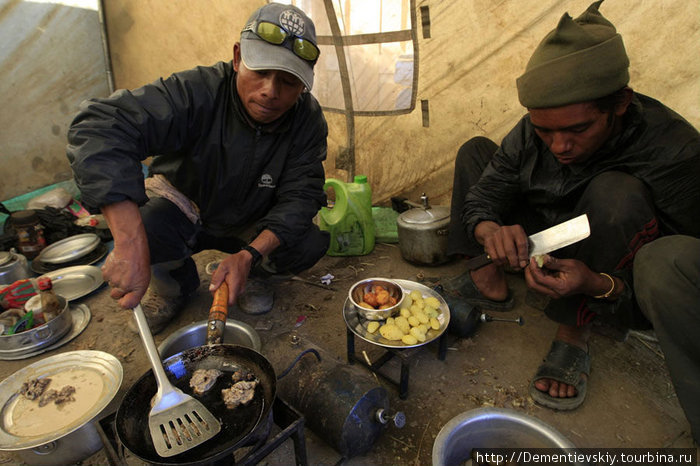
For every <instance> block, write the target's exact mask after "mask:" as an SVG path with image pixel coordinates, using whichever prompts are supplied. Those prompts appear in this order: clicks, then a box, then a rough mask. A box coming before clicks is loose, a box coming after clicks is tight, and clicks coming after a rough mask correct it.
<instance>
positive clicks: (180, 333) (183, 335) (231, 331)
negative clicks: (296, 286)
mask: <svg viewBox="0 0 700 466" xmlns="http://www.w3.org/2000/svg"><path fill="white" fill-rule="evenodd" d="M207 324H208V321H206V320H202V321H199V322H195V323H193V324H190V325H187V326H186V327H183V328H181V329H178V330H176V331H174V332H173V333H171V334H170V335H168V337H167V338H166V339H165V340H163V343H161V344H160V346H158V352H159V353H160V357H161V358H162V359H167V358H169V357H170V356H173V355H175V354H178V353H181V352H183V351H185V350H187V349H190V348H194V347H195V346H202V345H205V344H206V341H207ZM222 339H223V342H224V343H226V344H234V345H241V346H247V347H248V348H250V349H253V350H255V351H258V352H259V351H260V347H261V346H262V345H261V343H260V336H258V332H256V331H255V329H254V328H253V327H251V326H250V325H248V324H246V323H245V322H240V321H237V320H233V319H227V320H226V328H225V329H224V335H223V337H222Z"/></svg>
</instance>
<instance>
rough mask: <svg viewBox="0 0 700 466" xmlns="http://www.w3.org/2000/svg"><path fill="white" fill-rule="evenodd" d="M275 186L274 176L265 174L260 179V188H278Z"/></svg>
mask: <svg viewBox="0 0 700 466" xmlns="http://www.w3.org/2000/svg"><path fill="white" fill-rule="evenodd" d="M276 187H277V186H275V184H274V180H273V179H272V175H270V174H268V173H265V174H264V175H263V176H261V177H260V181H259V182H258V188H276Z"/></svg>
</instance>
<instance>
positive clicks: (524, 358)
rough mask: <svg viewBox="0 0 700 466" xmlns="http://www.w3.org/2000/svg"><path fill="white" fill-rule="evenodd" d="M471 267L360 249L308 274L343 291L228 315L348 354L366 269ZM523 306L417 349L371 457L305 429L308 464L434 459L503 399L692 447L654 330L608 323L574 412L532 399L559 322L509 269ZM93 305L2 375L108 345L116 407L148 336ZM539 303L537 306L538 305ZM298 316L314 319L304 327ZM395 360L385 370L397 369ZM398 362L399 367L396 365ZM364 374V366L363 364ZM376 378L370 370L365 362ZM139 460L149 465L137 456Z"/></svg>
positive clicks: (593, 439)
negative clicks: (350, 324)
mask: <svg viewBox="0 0 700 466" xmlns="http://www.w3.org/2000/svg"><path fill="white" fill-rule="evenodd" d="M220 257H222V255H221V253H218V252H216V251H204V252H202V253H200V254H198V255H197V256H195V259H196V261H197V264H198V268H199V271H200V277H201V282H202V283H201V286H200V288H199V291H198V293H197V295H196V296H194V297H193V298H192V299H191V300H190V301H189V303H188V306H187V308H186V310H185V312H184V313H183V314H182V315H181V316H180V317H179V318H178V319H177V320H176V321H174V322H172V323H171V324H170V326H169V327H168V328H167V329H166V330H165V331H164V332H162V333H161V334H160V335H157V336H156V338H155V339H156V344H159V343H160V342H161V341H162V340H163V339H165V338H166V337H167V335H168V334H170V333H171V332H173V331H175V330H177V329H179V328H181V327H183V326H185V325H188V324H189V323H191V322H195V321H200V320H203V319H206V314H207V310H208V308H209V306H210V304H211V295H210V294H209V292H208V291H207V287H208V284H209V281H208V280H209V278H208V275H207V274H206V273H205V271H204V270H205V266H206V264H207V263H209V262H211V261H213V260H216V259H218V258H220ZM459 272H461V269H460V263H459V262H452V263H449V264H446V265H442V266H437V267H418V266H415V265H412V264H409V263H408V262H406V261H405V260H403V258H402V257H401V254H400V250H399V248H398V245H396V244H377V246H376V248H375V250H374V251H373V252H372V253H371V254H370V255H367V256H362V257H329V256H326V257H324V258H323V259H322V260H321V261H320V262H319V263H318V264H317V265H316V266H315V267H313V268H312V269H311V270H308V271H306V272H305V273H303V274H301V276H302V278H304V279H306V280H309V281H313V282H317V283H318V282H319V279H320V277H321V276H323V275H325V274H327V273H331V274H333V275H334V276H335V278H334V280H333V282H332V284H331V286H332V287H333V288H334V290H326V289H321V288H319V287H317V286H312V285H309V284H307V283H304V282H302V281H287V282H284V283H281V284H278V285H276V297H275V306H274V309H273V310H272V311H271V312H270V313H268V314H263V315H259V316H253V315H247V314H243V313H241V312H240V311H239V310H237V309H235V308H233V309H231V310H230V318H231V319H237V320H240V321H242V322H245V323H247V324H249V325H251V326H252V327H254V328H256V329H257V332H258V334H259V336H260V339H261V341H262V350H261V352H262V354H263V355H265V341H269V340H270V339H271V338H273V337H275V336H276V335H278V334H280V333H283V332H289V331H291V330H295V331H296V332H297V333H298V334H299V336H301V337H303V338H305V339H308V340H309V341H311V342H313V343H314V344H316V345H317V346H319V347H321V348H323V349H325V350H327V351H328V352H330V353H331V354H333V355H335V356H336V357H337V359H338V360H339V364H343V363H344V362H343V361H345V355H346V348H347V344H346V343H347V338H346V333H347V332H346V325H345V322H344V320H343V317H342V308H343V304H344V302H345V299H346V297H347V291H348V289H349V287H350V286H351V285H352V284H353V283H355V282H356V281H358V280H360V279H363V278H367V277H390V278H400V279H405V280H414V281H416V280H418V279H420V278H422V277H428V278H430V277H445V276H451V275H455V274H457V273H459ZM508 279H509V284H510V286H511V288H512V289H513V291H514V293H515V299H516V307H515V309H514V310H512V311H509V312H507V313H493V312H489V313H490V314H491V315H493V316H494V317H507V318H513V319H514V318H516V317H518V316H522V318H523V319H524V325H523V326H518V325H516V324H513V323H506V322H488V323H482V324H481V325H480V326H479V327H478V329H477V331H476V333H475V334H474V335H473V336H472V337H471V338H457V337H455V336H454V335H451V334H450V335H449V336H448V340H447V341H448V349H447V355H446V358H445V360H442V361H441V360H439V359H438V358H437V344H436V343H437V342H433V343H431V344H429V345H427V346H425V347H423V348H421V350H420V351H417V352H416V354H415V355H414V357H412V358H411V359H410V377H409V390H408V396H407V397H406V399H405V400H402V399H400V398H399V396H398V391H397V388H396V386H395V385H392V384H389V383H386V382H384V381H383V379H381V378H379V379H377V380H376V383H377V385H381V386H384V387H385V388H386V390H387V393H388V396H389V399H390V404H391V408H392V409H393V410H399V411H402V412H403V413H405V415H406V425H405V427H403V428H401V429H399V428H397V427H395V426H393V425H390V426H389V427H387V428H386V430H384V431H383V432H382V433H381V435H379V436H378V437H377V438H376V440H375V442H374V445H373V446H372V448H371V450H370V451H369V452H368V453H366V454H365V455H363V456H359V457H357V456H356V457H354V458H349V459H347V458H346V459H343V458H342V457H341V455H340V454H339V453H338V452H336V451H334V450H333V449H332V448H331V447H330V446H329V445H327V444H326V443H324V442H323V440H321V437H320V436H319V435H317V433H314V432H312V431H310V430H309V429H308V428H307V429H306V435H305V437H306V447H307V453H308V460H309V464H313V465H321V464H336V463H338V462H344V464H350V465H390V464H392V465H393V464H412V465H428V464H431V458H432V456H431V455H432V449H433V443H434V440H435V437H436V436H437V435H438V433H439V432H440V429H441V428H442V426H443V425H445V424H446V423H447V422H448V421H449V420H450V419H452V418H453V417H455V416H457V415H459V414H460V413H464V412H466V411H469V410H472V409H475V408H480V407H484V406H496V407H503V408H508V409H513V410H516V411H518V412H521V413H526V414H528V415H530V416H533V417H535V418H537V419H540V420H541V421H544V422H545V423H547V424H549V425H551V426H552V427H554V428H555V429H556V430H558V431H559V432H560V433H561V434H562V435H564V436H565V437H567V438H568V439H569V440H570V441H571V442H572V443H574V444H575V445H576V446H578V447H591V448H593V447H595V448H603V447H604V448H615V447H643V448H660V447H678V448H690V447H693V442H692V439H691V437H690V435H689V425H688V422H687V420H686V419H685V416H684V414H683V411H682V410H681V408H680V406H679V404H678V401H677V398H676V396H675V393H674V390H673V386H672V385H671V383H670V379H669V377H668V373H667V371H666V368H665V365H664V359H663V355H662V354H661V352H660V350H659V348H658V346H657V345H656V344H655V342H654V341H650V340H649V339H648V337H649V336H653V333H644V334H639V333H634V334H631V335H630V334H628V335H626V337H625V336H624V335H621V334H614V333H611V332H608V331H604V330H605V329H604V328H600V329H599V331H598V332H596V333H595V334H594V335H593V337H592V339H591V343H590V352H591V354H592V372H591V376H590V380H589V387H588V395H587V398H586V401H585V403H584V404H583V405H582V406H581V407H580V408H579V409H577V410H575V411H571V412H555V411H552V410H550V409H547V408H542V407H539V406H537V405H535V404H534V403H533V402H532V400H531V399H530V398H529V396H528V390H527V389H528V384H529V382H530V379H531V377H532V376H533V374H534V372H535V370H536V368H537V366H538V365H539V363H540V362H541V360H542V358H543V357H544V355H545V353H546V351H547V350H548V348H549V345H550V342H551V338H552V336H553V335H554V332H555V328H556V325H555V324H554V323H553V322H551V321H549V320H548V319H547V318H546V317H545V316H544V315H543V314H542V312H541V311H540V310H538V309H537V306H536V302H535V301H534V300H532V299H529V298H528V295H527V290H526V288H525V284H524V280H523V278H522V276H521V275H516V274H513V275H509V276H508ZM78 303H82V304H85V305H87V306H88V307H89V308H90V311H91V313H92V319H91V321H90V324H89V325H88V327H87V328H86V329H85V330H84V331H83V332H82V333H81V334H80V335H79V336H77V337H76V338H75V339H74V340H72V341H71V342H69V343H67V344H66V345H64V346H62V347H60V348H58V349H55V350H53V351H50V352H47V353H44V354H42V355H39V356H36V357H33V358H28V359H24V360H19V361H3V362H2V363H0V379H4V378H5V377H7V376H9V375H10V374H12V373H14V372H15V371H17V370H19V369H21V368H22V367H24V366H26V365H28V364H31V363H33V362H36V361H38V360H40V359H41V358H42V357H46V356H50V355H54V354H59V353H61V352H67V351H74V350H87V349H89V350H100V351H105V352H108V353H111V354H113V355H115V356H116V357H117V358H118V359H119V360H120V361H121V363H122V365H123V369H124V380H123V383H122V385H121V388H120V390H119V393H118V394H117V396H116V397H115V399H114V401H113V402H112V403H111V404H110V406H109V407H108V408H107V410H106V411H105V414H107V413H109V411H114V410H116V408H117V407H118V406H119V402H120V400H121V398H122V397H123V396H124V394H125V393H126V391H127V390H128V389H129V388H130V387H131V386H132V385H133V383H134V382H135V381H136V380H137V379H138V378H139V377H140V376H141V375H142V374H144V373H145V372H146V371H147V370H148V369H149V365H148V360H147V358H146V355H145V352H144V350H143V347H142V345H141V343H140V339H139V337H138V336H137V335H136V334H134V333H132V332H131V331H130V330H128V328H127V327H126V322H127V319H129V318H130V317H131V313H130V312H127V311H123V310H120V309H119V308H118V306H117V305H116V303H115V302H113V301H112V300H111V299H110V298H109V296H108V291H107V287H106V286H103V287H102V288H101V289H99V290H98V291H96V292H94V293H92V294H91V295H89V296H86V297H84V298H82V299H80V300H79V301H78ZM531 304H532V305H531ZM299 316H306V320H305V321H303V323H302V324H301V325H300V326H299V327H295V324H296V323H297V320H298V318H299ZM362 350H365V351H366V352H367V354H368V356H369V357H370V359H372V360H376V359H377V358H379V357H380V356H381V354H383V352H384V349H383V348H381V347H377V346H375V345H370V344H368V343H366V342H364V341H358V343H357V351H358V352H361V351H362ZM395 359H397V358H394V359H392V360H391V361H390V362H389V363H388V364H387V365H386V367H385V369H386V370H387V371H389V372H391V371H394V373H397V371H398V362H396V361H394V360H395ZM392 364H393V365H392ZM365 370H366V369H365ZM367 374H368V375H369V374H370V372H369V371H368V370H367ZM292 452H293V450H292V446H291V441H287V442H285V444H284V445H283V447H282V448H280V449H279V450H277V451H276V452H274V453H273V454H272V455H270V456H268V457H267V458H266V459H265V460H264V461H263V462H262V463H261V464H270V465H277V464H280V465H282V464H285V465H286V464H290V463H293V453H292ZM17 462H18V459H17V458H16V457H15V455H14V454H13V453H10V452H0V463H17ZM82 464H84V465H98V464H99V465H102V464H108V459H107V456H106V454H105V453H104V450H102V451H100V452H98V453H96V454H95V455H93V456H92V457H90V458H89V459H87V460H85V461H83V462H82ZM134 464H139V463H134Z"/></svg>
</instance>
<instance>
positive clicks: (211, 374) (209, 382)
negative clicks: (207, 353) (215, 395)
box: [190, 369, 223, 395]
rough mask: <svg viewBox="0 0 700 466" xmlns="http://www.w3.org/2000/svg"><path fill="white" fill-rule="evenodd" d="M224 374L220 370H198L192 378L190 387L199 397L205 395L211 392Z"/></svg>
mask: <svg viewBox="0 0 700 466" xmlns="http://www.w3.org/2000/svg"><path fill="white" fill-rule="evenodd" d="M221 374H223V372H221V371H220V370H218V369H197V370H196V371H194V372H193V373H192V377H191V378H190V387H192V390H193V391H194V393H195V394H197V395H204V394H205V393H206V392H208V391H209V390H211V387H213V386H214V384H215V383H216V380H217V379H218V378H219V377H220V376H221Z"/></svg>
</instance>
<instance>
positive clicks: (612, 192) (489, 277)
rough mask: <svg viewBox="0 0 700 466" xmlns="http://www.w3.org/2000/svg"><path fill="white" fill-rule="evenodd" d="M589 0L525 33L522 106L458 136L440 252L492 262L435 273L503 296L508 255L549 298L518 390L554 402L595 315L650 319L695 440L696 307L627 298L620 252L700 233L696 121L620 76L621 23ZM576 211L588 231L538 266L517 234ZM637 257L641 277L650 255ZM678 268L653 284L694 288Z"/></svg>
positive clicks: (679, 247)
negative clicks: (506, 121) (550, 323)
mask: <svg viewBox="0 0 700 466" xmlns="http://www.w3.org/2000/svg"><path fill="white" fill-rule="evenodd" d="M601 3H602V2H596V3H594V4H592V5H591V6H590V7H589V8H588V9H587V10H586V11H585V12H584V13H583V14H582V15H581V16H579V17H578V18H576V19H572V18H571V17H570V16H569V15H568V14H565V15H563V17H562V18H561V20H560V22H559V24H558V25H557V27H556V28H555V29H554V30H552V31H551V32H550V33H549V34H548V35H547V36H546V37H545V38H544V40H543V41H542V42H541V43H540V44H539V45H538V47H537V48H536V50H535V51H534V53H533V55H532V57H531V58H530V60H529V62H528V65H527V67H526V70H525V73H524V74H523V75H522V76H520V77H519V78H518V79H517V89H518V96H519V99H520V102H521V103H522V105H523V106H524V107H526V108H527V110H528V114H527V115H526V116H524V117H523V118H522V119H521V120H520V122H519V123H518V124H517V125H516V126H515V128H513V130H511V132H510V133H509V134H508V135H507V136H506V137H505V138H504V139H503V141H502V143H501V145H500V146H497V145H496V144H495V143H493V142H492V141H490V140H488V139H486V138H475V139H472V140H470V141H468V142H466V143H465V144H464V145H463V146H462V147H461V148H460V150H459V153H458V155H457V160H456V165H455V181H454V187H453V198H452V217H451V218H452V224H451V229H450V234H449V241H450V243H449V251H448V252H449V253H451V254H461V255H464V256H475V255H478V254H481V253H483V252H484V251H485V252H486V253H488V254H489V255H490V256H491V258H492V260H493V263H492V264H490V265H488V266H486V267H483V268H481V269H477V270H473V271H471V272H470V271H466V272H465V273H463V274H462V275H460V276H458V277H454V278H452V279H451V280H448V281H447V282H446V283H445V284H444V287H445V289H446V290H448V292H449V293H450V295H452V296H453V297H454V296H456V297H458V298H461V299H464V300H466V301H467V302H469V303H470V304H472V305H478V306H482V307H485V308H490V309H495V310H508V309H509V308H511V307H512V305H513V300H512V296H511V293H510V290H509V289H508V286H507V283H506V279H505V275H504V267H505V266H508V267H510V268H512V269H516V270H523V271H524V274H525V280H526V283H527V286H528V287H529V288H530V289H532V290H534V291H536V292H539V293H541V294H543V295H546V296H547V297H549V298H550V300H549V303H548V304H547V305H546V308H545V313H546V315H547V316H548V317H550V318H551V319H553V320H555V321H556V322H558V323H559V327H558V331H557V333H556V335H555V337H554V342H553V344H552V347H551V349H550V352H549V354H548V355H547V357H546V359H545V362H544V363H543V365H542V366H540V368H539V369H538V370H537V372H536V374H535V376H534V378H533V379H532V383H531V384H530V395H531V396H532V398H533V399H534V400H535V401H536V402H537V403H539V404H542V405H545V406H548V407H551V408H554V409H559V410H569V409H574V408H576V407H578V406H579V405H580V404H581V403H582V402H583V400H584V397H585V395H586V382H587V376H588V372H589V368H590V354H589V351H588V336H589V331H590V326H591V324H592V322H593V321H594V319H603V320H605V321H608V322H612V323H614V324H616V325H618V326H624V327H628V328H629V327H638V326H647V328H648V325H649V322H648V321H647V320H646V319H645V318H644V315H646V316H647V317H648V318H649V320H650V321H651V323H652V324H653V325H655V326H656V325H659V326H661V325H663V338H662V337H661V335H660V336H659V341H660V343H661V347H662V350H664V353H666V357H667V361H668V364H669V368H670V369H671V377H672V379H673V382H674V384H675V386H676V391H677V393H678V396H679V401H680V402H681V405H682V406H683V407H684V409H685V411H686V413H687V414H688V418H689V420H690V421H691V425H692V429H693V434H694V436H695V439H696V440H697V439H698V436H700V423H699V422H700V418H699V417H698V413H700V404H699V403H700V401H699V400H700V385H699V384H698V380H700V373H698V371H699V370H700V346H699V342H700V340H699V339H698V338H697V335H698V331H700V314H699V310H700V307H698V303H697V302H695V307H694V309H693V308H689V307H688V302H689V300H688V299H680V298H679V299H678V300H677V302H675V301H674V302H670V301H669V302H668V307H666V308H663V310H662V309H661V307H660V303H658V302H657V301H654V300H651V299H650V298H649V297H646V298H645V301H644V302H642V301H639V303H638V302H637V299H636V297H635V293H634V289H633V286H634V280H633V277H632V271H633V267H632V266H633V264H634V262H635V256H636V253H637V251H638V250H639V249H640V248H642V246H643V245H645V244H647V243H650V242H652V243H651V244H653V240H654V239H655V238H657V237H658V236H669V235H679V234H680V235H688V236H690V237H698V236H700V183H698V179H700V134H698V131H697V130H696V129H695V128H694V127H693V126H692V125H690V124H689V123H688V122H687V121H686V120H684V119H683V118H682V117H681V116H680V115H678V114H677V113H675V112H674V111H672V110H671V109H669V108H667V107H665V106H664V105H662V104H661V103H660V102H658V101H656V100H654V99H652V98H650V97H647V96H644V95H642V94H639V93H636V92H633V91H632V89H631V88H630V87H629V86H628V84H629V72H628V68H629V59H628V57H627V53H626V51H625V48H624V45H623V42H622V37H621V36H620V34H618V33H617V32H616V30H615V27H614V26H613V25H612V24H611V23H610V22H609V21H608V20H607V19H605V18H604V17H603V16H602V15H601V13H600V12H599V10H598V9H599V6H600V4H601ZM584 213H585V214H587V215H588V217H589V220H590V229H591V235H590V237H589V238H588V239H585V240H583V241H581V242H579V243H576V244H574V245H572V246H569V247H567V248H565V249H562V250H559V251H556V252H554V253H552V255H551V256H549V257H547V258H545V262H544V265H543V266H542V267H539V266H538V265H537V263H536V261H535V260H534V259H529V255H528V241H527V236H528V235H530V234H533V233H536V232H538V231H540V230H543V229H545V228H548V227H551V226H553V225H556V224H558V223H560V222H562V221H565V220H568V219H571V218H573V217H576V216H579V215H581V214H584ZM686 244H689V243H688V242H687V241H676V242H668V243H664V245H665V248H664V250H665V252H664V256H667V257H669V258H670V257H678V256H682V255H683V254H684V250H683V248H685V247H686V246H684V245H686ZM690 251H697V248H695V249H691V250H689V251H688V252H689V253H690ZM691 254H693V253H691ZM694 254H697V253H696V252H695V253H694ZM645 257H654V256H652V255H649V254H646V255H645ZM695 262H696V263H697V260H696V261H695ZM679 265H680V264H679ZM673 267H674V265H671V266H669V268H673ZM679 268H680V267H679ZM635 270H636V268H635ZM643 270H644V273H645V276H644V280H645V282H644V283H648V280H649V279H650V277H649V274H648V271H649V270H653V265H651V264H650V263H648V262H647V263H645V266H644V268H643ZM659 270H661V269H659ZM663 270H665V269H663ZM683 270H685V269H683ZM678 275H679V274H678V273H667V274H664V273H659V275H658V277H655V278H654V280H655V281H656V282H657V284H658V286H657V287H656V288H657V289H668V290H677V289H679V288H683V287H685V289H686V290H688V291H687V293H688V296H697V293H698V288H699V287H700V284H698V283H697V282H695V283H693V282H692V279H691V280H689V281H688V282H685V283H680V282H678V280H677V278H676V277H677V276H678ZM688 276H690V275H688ZM694 277H696V278H695V279H697V272H694ZM691 290H692V291H691ZM691 293H693V294H692V295H691ZM645 296H646V294H645ZM639 306H643V309H641V310H642V311H643V313H642V312H640V307H639ZM652 306H654V310H652V309H651V308H652ZM644 307H646V309H645V308H644ZM674 316H675V317H674ZM659 319H663V323H662V321H661V320H659ZM689 327H690V328H689ZM690 335H695V337H690ZM674 340H676V344H674V346H673V347H671V346H669V345H668V343H669V342H673V341H674ZM672 359H673V360H672Z"/></svg>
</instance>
